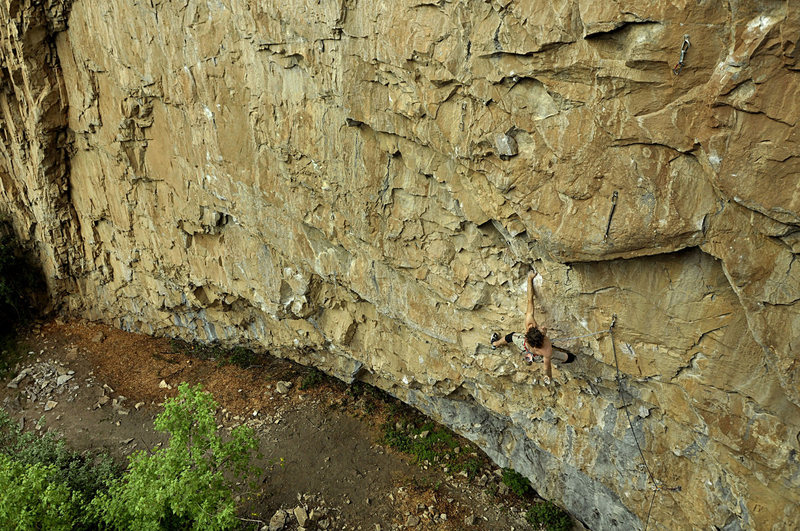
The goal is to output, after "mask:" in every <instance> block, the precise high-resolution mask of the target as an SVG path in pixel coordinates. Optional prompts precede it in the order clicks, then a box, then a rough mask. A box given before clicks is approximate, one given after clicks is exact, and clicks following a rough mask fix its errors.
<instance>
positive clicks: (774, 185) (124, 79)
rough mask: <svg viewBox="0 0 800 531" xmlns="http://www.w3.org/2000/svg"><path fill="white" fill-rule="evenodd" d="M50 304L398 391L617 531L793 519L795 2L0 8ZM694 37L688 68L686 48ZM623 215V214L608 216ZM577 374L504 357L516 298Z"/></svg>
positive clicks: (7, 132) (18, 174)
mask: <svg viewBox="0 0 800 531" xmlns="http://www.w3.org/2000/svg"><path fill="white" fill-rule="evenodd" d="M0 20H2V24H0V195H1V196H2V198H3V204H4V210H7V211H8V213H9V214H10V215H11V217H12V219H13V220H14V223H15V226H16V228H17V230H18V232H19V233H20V234H21V235H22V236H23V237H24V238H27V239H29V240H30V241H31V242H34V243H35V245H36V246H37V248H38V250H39V254H40V256H41V257H42V260H43V263H44V264H45V269H46V271H47V273H48V276H49V282H50V288H51V291H52V293H53V297H54V299H57V300H58V301H60V302H61V304H62V306H63V307H64V308H65V309H67V310H68V311H70V312H72V313H74V314H78V315H82V316H85V317H88V318H91V319H99V320H103V321H107V322H111V323H114V324H116V325H117V326H121V327H124V328H128V329H135V330H139V331H144V332H148V333H152V334H167V335H175V336H181V337H184V338H190V339H200V340H221V341H224V342H231V343H233V342H247V343H250V344H251V345H255V346H260V347H262V348H264V349H269V350H270V351H272V352H273V353H278V354H281V355H284V356H287V357H292V358H294V359H297V360H298V361H301V362H303V363H307V364H313V365H316V366H318V367H320V368H323V369H325V370H327V371H329V372H332V373H335V374H337V375H339V376H340V377H343V378H346V379H347V378H352V377H357V378H360V379H363V380H366V381H368V382H370V383H373V384H375V385H378V386H380V387H382V388H384V389H387V390H389V391H390V392H392V393H394V394H396V395H397V396H400V397H401V398H403V399H404V400H406V401H408V402H409V403H412V404H414V405H416V406H418V407H419V408H421V409H422V410H424V411H426V412H427V413H429V414H431V415H433V416H434V417H436V418H438V419H440V420H442V421H443V422H445V423H446V424H449V425H450V426H453V427H454V428H456V429H457V430H459V431H460V432H462V433H464V434H466V435H467V436H469V437H470V438H472V439H473V440H475V441H477V442H479V443H480V444H481V445H482V447H483V448H484V449H486V450H487V452H489V454H490V455H492V456H493V458H495V459H496V460H497V461H498V463H500V464H502V465H508V466H513V467H514V468H516V469H517V470H519V471H521V472H523V473H525V474H526V475H527V476H528V477H529V478H530V479H531V481H532V483H533V485H534V487H535V488H536V489H537V490H538V491H539V492H540V493H541V494H542V495H544V496H546V497H550V498H552V499H554V500H555V501H557V502H559V503H562V504H563V505H564V506H565V507H566V508H567V509H569V510H570V511H571V512H573V513H574V514H575V515H576V516H577V517H578V518H580V519H581V520H582V521H584V522H585V523H586V524H587V525H588V526H590V527H592V528H596V529H614V528H619V529H631V528H638V527H643V525H644V521H645V518H646V516H647V513H648V510H649V507H650V502H651V498H652V494H653V490H652V488H653V484H652V482H650V481H649V480H648V473H647V471H646V470H645V469H644V467H643V464H642V461H641V458H640V456H639V452H638V450H637V447H636V441H635V440H634V438H633V435H632V431H631V428H630V426H629V421H628V418H627V417H626V414H625V410H624V409H623V407H622V405H623V400H622V398H621V396H620V394H619V392H618V386H617V381H616V367H615V360H614V351H615V349H616V354H617V360H618V363H619V368H620V370H621V372H622V374H623V376H624V377H623V378H622V381H621V385H622V387H623V388H624V389H625V395H624V397H625V399H626V401H627V402H628V403H629V404H630V406H629V408H628V410H629V411H630V413H631V424H632V426H633V430H634V431H635V433H636V436H637V438H638V440H639V442H640V443H641V444H642V449H643V451H644V454H645V457H646V459H647V463H648V465H649V467H650V469H651V470H652V473H653V475H654V476H655V478H657V479H658V480H659V481H660V482H663V486H665V487H671V488H673V487H680V490H660V491H658V492H657V493H656V496H655V503H654V504H653V507H652V513H651V515H650V524H651V525H652V524H653V523H655V524H656V527H661V528H665V529H667V528H668V529H674V528H676V527H685V528H689V527H693V526H694V527H709V526H716V527H718V528H724V529H740V528H742V529H784V528H791V527H793V526H794V525H795V524H796V523H797V522H798V521H800V463H799V462H798V459H800V458H798V450H799V449H800V440H799V437H800V363H798V352H799V351H800V302H798V301H800V261H797V260H795V259H796V257H797V254H798V253H800V191H799V190H800V188H799V187H798V178H799V177H800V162H799V161H800V158H799V157H800V148H799V147H798V141H799V139H800V137H799V136H798V130H797V128H796V124H797V120H798V116H800V108H799V107H798V105H799V104H798V102H799V101H800V99H798V97H797V94H798V89H800V78H799V77H798V76H800V74H799V73H798V68H799V67H798V63H797V59H798V54H800V50H798V46H797V42H798V37H800V11H799V10H798V7H796V6H795V5H794V2H791V1H789V0H785V1H759V2H755V1H752V2H744V1H735V0H732V1H730V2H725V3H722V2H714V1H703V0H701V1H692V2H688V1H686V2H681V1H676V2H657V1H654V0H649V1H629V2H625V1H622V0H619V1H600V0H556V1H547V2H544V1H521V0H520V1H515V0H490V1H482V0H481V1H479V0H463V1H448V0H440V1H419V0H414V1H404V0H393V1H372V2H367V1H364V0H313V1H312V0H308V1H305V2H304V1H302V0H281V1H271V0H267V1H258V2H256V1H254V0H251V1H247V0H220V1H199V2H198V1H194V0H185V1H180V2H178V1H171V2H165V1H156V0H152V1H131V0H103V1H102V2H100V1H98V0H74V1H69V0H62V1H58V0H47V1H43V0H39V1H34V0H0ZM685 37H688V39H689V43H690V47H689V48H688V51H687V52H686V55H685V61H684V67H683V69H682V70H681V71H680V73H679V74H678V75H676V74H674V73H673V72H672V67H673V66H674V65H675V63H676V62H677V61H678V59H679V57H680V51H681V46H682V43H683V42H684V39H685ZM614 197H616V200H614V199H613V198H614ZM531 268H535V270H536V271H537V272H538V277H537V279H536V284H537V295H538V298H537V310H538V311H539V313H538V317H539V320H540V321H541V322H543V324H544V325H545V326H548V327H549V328H551V329H552V335H553V336H555V337H573V336H581V335H584V334H588V333H591V332H595V331H598V330H603V329H606V328H608V326H609V325H610V323H611V320H612V316H613V315H616V316H617V320H616V327H615V332H614V336H613V339H614V344H613V346H612V337H611V336H610V335H609V334H598V335H594V336H589V337H585V338H580V339H573V340H567V341H564V342H562V345H563V346H564V347H565V348H568V349H569V350H571V351H573V352H575V353H576V354H577V355H578V359H577V361H575V362H574V363H572V364H570V365H566V366H563V367H560V368H558V367H557V368H556V369H555V375H556V380H557V385H555V386H553V387H550V388H546V387H543V386H541V385H538V384H537V383H536V379H537V376H538V372H537V370H538V368H530V367H527V366H525V365H523V364H521V363H520V360H519V358H518V356H516V355H514V353H512V352H511V351H508V350H505V351H494V352H493V351H491V350H489V349H487V348H486V347H485V346H480V345H481V344H484V345H485V343H486V342H487V338H488V336H489V334H490V332H491V331H493V330H501V329H502V330H504V331H507V330H509V329H511V328H514V327H520V326H521V324H522V312H523V310H524V296H525V289H524V281H525V276H526V274H527V272H528V271H529V270H530V269H531Z"/></svg>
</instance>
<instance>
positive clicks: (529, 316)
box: [525, 271, 539, 332]
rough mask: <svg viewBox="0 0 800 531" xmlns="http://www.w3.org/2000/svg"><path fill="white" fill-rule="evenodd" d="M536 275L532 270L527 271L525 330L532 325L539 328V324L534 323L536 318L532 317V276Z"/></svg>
mask: <svg viewBox="0 0 800 531" xmlns="http://www.w3.org/2000/svg"><path fill="white" fill-rule="evenodd" d="M535 276H536V275H535V274H534V272H533V271H531V272H529V273H528V309H527V310H526V311H525V331H526V332H527V331H528V329H529V328H530V327H532V326H535V327H536V328H539V325H538V324H536V319H535V318H534V316H533V314H534V307H533V298H534V294H533V278H534V277H535Z"/></svg>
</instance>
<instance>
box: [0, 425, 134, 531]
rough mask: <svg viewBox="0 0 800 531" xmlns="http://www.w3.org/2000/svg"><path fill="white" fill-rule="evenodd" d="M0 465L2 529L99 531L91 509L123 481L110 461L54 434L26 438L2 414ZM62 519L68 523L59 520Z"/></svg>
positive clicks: (0, 524)
mask: <svg viewBox="0 0 800 531" xmlns="http://www.w3.org/2000/svg"><path fill="white" fill-rule="evenodd" d="M0 459H2V468H3V470H2V471H0V528H1V529H9V528H13V526H11V527H9V525H7V524H8V523H9V522H17V521H20V522H22V523H19V524H15V525H18V526H20V527H18V528H19V529H31V528H37V527H38V528H42V529H50V528H55V529H59V528H62V527H63V526H62V524H65V525H66V528H70V529H85V528H93V527H96V526H97V524H98V523H99V522H98V521H97V520H96V519H95V518H94V517H93V516H92V515H91V513H90V512H89V511H87V510H86V506H87V504H88V502H89V501H90V500H91V499H92V498H94V497H95V496H96V495H97V494H98V493H99V492H104V491H105V490H106V489H107V488H108V484H109V483H110V482H111V481H112V480H113V479H114V477H115V476H117V475H118V474H117V469H116V467H115V466H114V464H113V462H112V460H111V458H110V457H108V456H106V455H94V454H91V453H85V454H79V453H77V452H74V451H72V450H70V449H69V448H67V446H66V444H65V443H64V441H63V440H58V439H56V437H55V436H54V435H53V434H51V433H47V434H45V435H43V436H41V437H39V436H38V435H36V434H35V433H32V432H28V433H21V432H20V430H19V428H18V427H17V425H16V423H14V422H13V421H12V420H11V419H10V418H9V416H8V415H7V414H6V412H5V411H3V410H0ZM21 470H22V471H24V473H20V471H21ZM54 507H55V508H56V509H53V508H54ZM59 514H63V515H65V516H64V518H63V519H59V518H56V517H57V516H58V515H59ZM76 515H77V516H76Z"/></svg>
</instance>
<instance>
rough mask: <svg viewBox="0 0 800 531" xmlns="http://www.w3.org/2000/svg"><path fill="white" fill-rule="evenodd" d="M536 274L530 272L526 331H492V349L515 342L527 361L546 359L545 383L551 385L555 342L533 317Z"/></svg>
mask: <svg viewBox="0 0 800 531" xmlns="http://www.w3.org/2000/svg"><path fill="white" fill-rule="evenodd" d="M535 276H536V275H535V274H534V273H533V271H531V272H530V273H528V309H527V311H526V312H525V333H524V334H520V333H519V332H511V333H509V334H506V336H505V337H500V335H499V334H498V333H497V332H494V333H492V339H491V342H492V349H493V350H494V349H496V348H497V347H502V346H503V345H508V344H509V343H513V344H514V345H515V346H516V347H518V348H519V349H520V350H521V351H522V352H521V353H522V354H523V355H524V356H525V361H526V362H528V363H532V362H533V357H534V356H541V357H542V360H543V361H544V384H545V385H550V382H551V381H552V379H553V370H552V364H551V359H552V358H553V344H552V343H551V342H550V339H549V338H548V337H547V328H540V327H539V325H538V324H537V323H536V319H535V318H534V317H533V297H534V294H533V279H534V277H535Z"/></svg>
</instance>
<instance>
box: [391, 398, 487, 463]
mask: <svg viewBox="0 0 800 531" xmlns="http://www.w3.org/2000/svg"><path fill="white" fill-rule="evenodd" d="M382 429H383V442H384V444H386V445H387V446H389V447H391V448H395V449H397V450H399V451H401V452H403V453H406V454H409V455H411V456H412V457H413V458H414V461H415V462H416V463H420V464H433V463H441V464H446V466H447V467H448V468H449V469H450V470H451V471H452V472H454V473H459V472H466V474H467V476H469V477H475V476H476V475H477V474H478V473H479V472H480V470H481V468H483V467H484V466H485V465H486V464H487V460H486V458H484V457H482V456H480V455H479V453H478V449H477V447H476V446H475V445H473V444H472V443H470V442H468V441H466V440H465V439H463V438H461V437H459V436H458V435H456V434H455V433H453V432H452V431H451V430H449V429H447V428H445V427H444V426H441V425H439V424H437V423H435V422H433V421H432V420H430V419H428V418H427V417H425V416H423V415H422V414H421V413H419V412H416V411H414V410H412V409H411V408H409V407H404V406H403V405H392V406H390V407H389V415H388V416H387V420H386V422H384V424H383V426H382ZM456 450H458V452H456Z"/></svg>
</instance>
